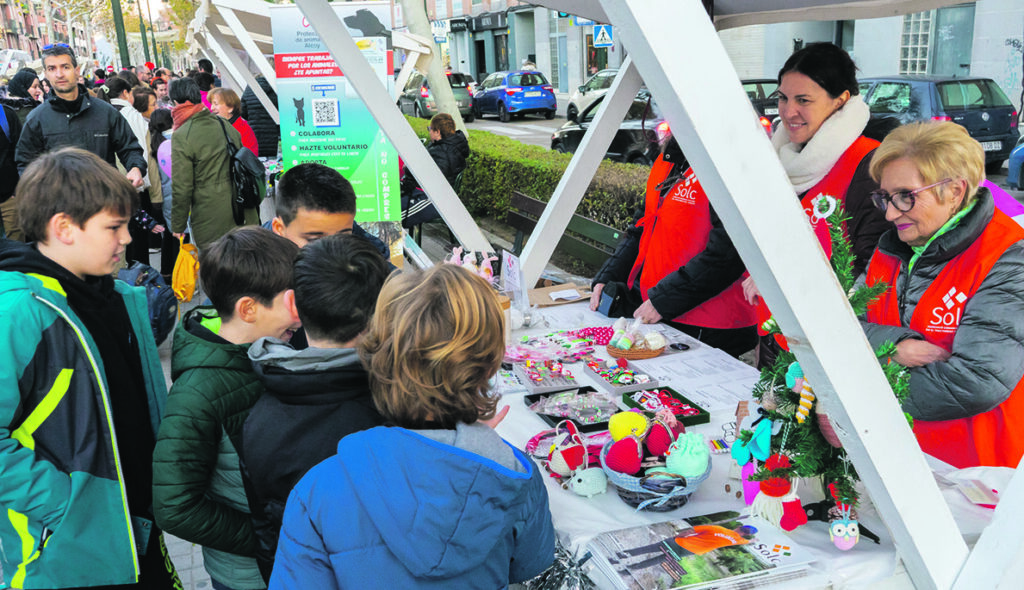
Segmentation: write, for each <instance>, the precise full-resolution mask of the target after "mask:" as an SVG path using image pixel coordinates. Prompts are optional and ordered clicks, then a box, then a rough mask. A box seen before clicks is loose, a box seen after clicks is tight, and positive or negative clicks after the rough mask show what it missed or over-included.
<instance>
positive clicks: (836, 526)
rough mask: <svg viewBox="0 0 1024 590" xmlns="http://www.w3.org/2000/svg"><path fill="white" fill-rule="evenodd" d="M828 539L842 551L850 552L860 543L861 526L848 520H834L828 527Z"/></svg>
mask: <svg viewBox="0 0 1024 590" xmlns="http://www.w3.org/2000/svg"><path fill="white" fill-rule="evenodd" d="M828 538H829V540H831V541H832V544H833V545H835V546H836V547H837V548H838V549H839V550H840V551H849V550H850V549H853V547H854V545H856V544H857V541H860V524H859V523H858V522H857V521H856V520H850V519H848V518H844V519H839V520H833V521H832V524H830V525H829V527H828Z"/></svg>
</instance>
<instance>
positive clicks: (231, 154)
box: [217, 117, 267, 225]
mask: <svg viewBox="0 0 1024 590" xmlns="http://www.w3.org/2000/svg"><path fill="white" fill-rule="evenodd" d="M217 119H218V121H219V123H220V130H221V131H223V132H224V141H225V142H226V143H227V150H228V172H229V176H230V178H231V193H232V195H231V196H232V200H231V212H232V213H233V214H234V216H235V225H242V224H243V223H245V210H246V209H255V208H256V207H259V206H260V203H262V202H263V197H265V196H266V195H267V179H266V174H267V169H266V168H265V167H264V166H263V162H260V159H259V158H257V157H256V154H254V153H252V150H250V149H249V148H247V147H245V146H242V147H240V148H236V147H235V144H233V143H231V139H230V138H228V130H227V127H226V125H225V123H224V119H222V118H220V117H217Z"/></svg>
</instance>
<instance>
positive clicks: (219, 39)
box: [196, 28, 245, 88]
mask: <svg viewBox="0 0 1024 590" xmlns="http://www.w3.org/2000/svg"><path fill="white" fill-rule="evenodd" d="M200 37H202V39H203V44H204V45H205V46H206V47H207V48H208V49H210V51H212V53H213V56H212V57H211V58H210V61H212V62H214V63H216V64H217V65H218V66H220V68H221V72H220V73H221V74H223V75H224V77H225V78H226V79H227V80H226V81H227V82H228V83H229V86H228V87H229V88H230V87H235V88H239V87H240V84H239V83H238V80H241V79H242V72H243V71H245V67H244V66H243V67H240V68H239V67H236V65H235V63H233V62H232V61H231V58H232V57H235V58H236V59H237V56H235V55H234V53H233V50H232V49H231V46H230V45H229V44H228V43H227V40H226V39H224V37H223V35H221V34H220V33H218V32H215V31H214V30H213V29H212V28H210V29H207V30H206V32H205V34H203V35H197V36H196V38H200ZM208 53H209V52H208ZM238 62H239V65H240V64H241V60H238Z"/></svg>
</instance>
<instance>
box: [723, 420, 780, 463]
mask: <svg viewBox="0 0 1024 590" xmlns="http://www.w3.org/2000/svg"><path fill="white" fill-rule="evenodd" d="M771 438H772V421H771V420H769V419H767V418H761V421H760V422H758V423H757V427H756V428H755V429H754V435H753V436H752V437H750V440H749V441H748V442H743V441H742V440H739V439H737V440H736V442H735V443H733V445H732V451H731V453H732V458H733V459H735V460H736V462H737V463H739V464H740V465H746V464H747V461H750V458H751V457H753V458H755V459H757V460H758V461H764V460H766V459H768V455H769V453H771V447H772V444H771V443H772V440H771Z"/></svg>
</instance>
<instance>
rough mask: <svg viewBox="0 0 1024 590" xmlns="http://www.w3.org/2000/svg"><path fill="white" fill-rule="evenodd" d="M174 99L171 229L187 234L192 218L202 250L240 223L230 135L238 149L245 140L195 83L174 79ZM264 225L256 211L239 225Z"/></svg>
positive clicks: (249, 211) (195, 238)
mask: <svg viewBox="0 0 1024 590" xmlns="http://www.w3.org/2000/svg"><path fill="white" fill-rule="evenodd" d="M170 96H171V100H173V101H174V102H175V105H176V106H175V107H174V109H172V110H171V116H172V117H173V119H174V127H173V129H174V134H173V135H172V136H171V161H172V166H173V167H172V170H171V172H172V174H171V192H172V193H173V194H174V205H173V206H172V208H171V231H173V232H174V235H175V236H176V237H178V236H183V235H184V234H185V226H186V224H187V223H188V222H189V218H190V217H191V223H192V238H193V242H194V243H195V244H196V247H198V248H199V249H200V250H202V249H203V248H205V247H207V246H208V245H210V244H211V243H212V242H213V241H214V240H216V239H217V238H219V237H221V236H223V235H224V234H226V233H227V232H228V231H229V230H231V228H233V227H235V225H236V223H235V217H234V212H233V209H232V198H231V197H232V194H233V193H234V188H233V186H232V184H231V176H230V169H229V165H230V162H229V160H228V154H227V149H226V148H227V144H226V141H225V138H224V136H225V134H226V135H227V136H228V138H229V140H230V141H231V143H232V144H233V145H234V146H235V147H236V148H240V147H242V136H241V135H239V134H238V131H235V128H234V127H232V126H230V125H222V124H221V122H220V118H219V117H217V115H214V114H213V113H211V112H210V111H209V110H207V109H206V107H204V106H203V103H202V98H201V97H200V94H199V86H197V85H196V83H195V80H192V79H191V78H182V79H180V80H174V81H173V82H171V91H170ZM258 223H259V210H257V209H255V208H252V209H246V210H245V211H244V212H243V219H242V223H239V224H237V225H253V224H258Z"/></svg>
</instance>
